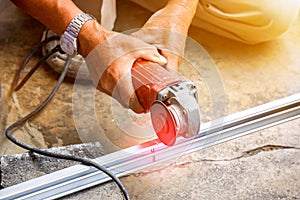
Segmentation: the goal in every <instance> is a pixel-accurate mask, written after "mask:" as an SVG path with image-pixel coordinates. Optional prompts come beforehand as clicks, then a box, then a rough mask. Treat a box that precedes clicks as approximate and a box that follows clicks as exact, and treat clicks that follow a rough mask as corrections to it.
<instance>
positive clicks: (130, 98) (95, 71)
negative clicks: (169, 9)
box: [86, 31, 167, 113]
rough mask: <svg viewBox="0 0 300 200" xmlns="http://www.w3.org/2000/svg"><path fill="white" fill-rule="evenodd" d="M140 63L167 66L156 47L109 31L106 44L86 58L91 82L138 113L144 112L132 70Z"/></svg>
mask: <svg viewBox="0 0 300 200" xmlns="http://www.w3.org/2000/svg"><path fill="white" fill-rule="evenodd" d="M138 59H144V60H149V61H152V62H157V63H159V64H161V65H165V64H166V62H167V61H166V59H165V58H164V57H163V56H161V55H160V54H159V52H158V50H157V49H156V47H154V46H153V45H150V44H147V43H145V42H143V41H142V40H139V39H137V38H135V37H132V36H128V35H125V34H121V33H116V32H112V31H109V32H107V35H106V40H104V41H102V42H101V43H100V44H98V45H97V46H96V47H95V48H94V49H93V50H92V51H91V52H90V53H89V54H88V56H87V57H86V63H87V65H88V68H89V70H90V74H91V76H92V80H93V82H94V84H95V85H96V86H97V89H98V90H100V91H102V92H105V93H106V94H108V95H110V96H112V97H113V98H115V99H117V100H118V101H119V102H120V103H121V104H122V105H123V106H124V107H127V108H130V109H132V110H133V111H135V112H136V113H142V112H145V110H144V108H143V107H142V106H141V105H140V103H139V100H138V98H137V96H136V94H135V90H134V88H133V84H132V77H131V68H132V66H133V64H134V62H135V61H137V60H138Z"/></svg>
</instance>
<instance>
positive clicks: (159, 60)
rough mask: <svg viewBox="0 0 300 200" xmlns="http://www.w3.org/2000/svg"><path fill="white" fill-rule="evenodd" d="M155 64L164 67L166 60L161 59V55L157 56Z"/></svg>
mask: <svg viewBox="0 0 300 200" xmlns="http://www.w3.org/2000/svg"><path fill="white" fill-rule="evenodd" d="M155 62H157V63H158V64H160V65H165V64H167V62H168V61H167V59H166V58H165V57H163V56H162V55H158V56H157V60H155Z"/></svg>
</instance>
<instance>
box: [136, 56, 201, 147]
mask: <svg viewBox="0 0 300 200" xmlns="http://www.w3.org/2000/svg"><path fill="white" fill-rule="evenodd" d="M132 82H133V86H134V88H135V92H136V94H137V96H138V99H139V101H140V103H141V105H142V106H143V107H144V108H145V110H146V111H147V112H150V115H151V121H152V125H153V128H154V130H155V132H156V134H157V136H158V138H159V140H160V141H161V142H162V143H164V144H165V145H168V146H172V145H174V144H175V142H176V138H177V137H179V136H183V137H185V138H190V137H193V136H195V135H197V134H198V133H199V130H200V111H199V105H198V98H197V88H196V86H195V85H194V83H193V82H192V81H190V80H187V79H185V78H184V77H181V76H179V75H178V74H176V73H172V72H170V71H168V70H166V69H165V68H164V67H163V66H161V65H159V64H157V63H153V62H149V61H137V62H135V63H134V65H133V67H132Z"/></svg>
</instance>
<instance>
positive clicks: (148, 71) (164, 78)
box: [131, 60, 182, 112]
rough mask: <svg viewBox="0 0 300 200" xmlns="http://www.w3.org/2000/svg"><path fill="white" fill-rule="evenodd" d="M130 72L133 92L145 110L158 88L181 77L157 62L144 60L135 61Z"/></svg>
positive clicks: (153, 99) (151, 102) (155, 97)
mask: <svg viewBox="0 0 300 200" xmlns="http://www.w3.org/2000/svg"><path fill="white" fill-rule="evenodd" d="M131 73H132V83H133V86H134V89H135V93H136V94H137V97H138V99H139V101H140V104H141V105H142V106H143V107H144V109H145V110H146V112H148V111H149V110H150V107H151V105H152V104H153V102H154V101H155V100H156V99H157V93H158V92H159V91H160V90H162V89H163V88H165V87H167V86H168V85H171V84H174V83H176V82H178V81H180V80H182V77H179V76H178V75H176V74H173V73H171V72H169V71H168V70H166V69H165V68H164V67H163V66H161V65H159V64H158V63H154V62H150V61H145V60H141V61H136V62H135V63H134V65H133V67H132V70H131Z"/></svg>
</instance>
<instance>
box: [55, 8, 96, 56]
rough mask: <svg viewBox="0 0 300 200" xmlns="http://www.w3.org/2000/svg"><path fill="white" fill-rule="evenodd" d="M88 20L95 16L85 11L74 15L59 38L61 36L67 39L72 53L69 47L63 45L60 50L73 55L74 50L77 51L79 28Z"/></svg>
mask: <svg viewBox="0 0 300 200" xmlns="http://www.w3.org/2000/svg"><path fill="white" fill-rule="evenodd" d="M88 20H95V18H94V17H93V16H92V15H89V14H86V13H81V14H78V15H76V16H75V17H74V18H73V19H72V21H71V22H70V24H69V25H68V27H67V29H66V30H65V32H64V33H63V35H62V36H61V39H62V38H63V39H64V40H68V41H69V42H70V43H72V45H73V48H74V51H73V53H72V54H71V51H70V50H69V49H64V47H63V46H62V50H63V51H65V52H66V53H67V54H69V55H73V54H74V53H75V52H76V53H77V37H78V34H79V32H80V29H81V28H82V26H83V25H84V24H85V22H87V21H88Z"/></svg>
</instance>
